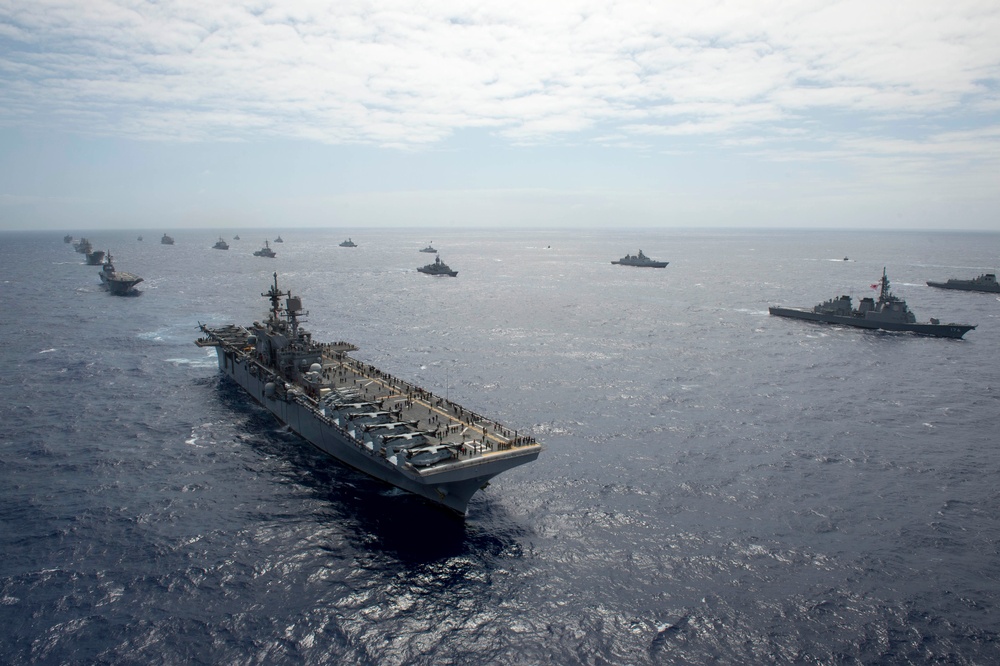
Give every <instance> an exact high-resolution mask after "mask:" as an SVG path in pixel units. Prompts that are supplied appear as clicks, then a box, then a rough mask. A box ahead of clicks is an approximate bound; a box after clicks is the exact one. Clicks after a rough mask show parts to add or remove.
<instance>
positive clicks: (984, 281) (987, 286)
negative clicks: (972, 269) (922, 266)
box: [927, 273, 1000, 294]
mask: <svg viewBox="0 0 1000 666" xmlns="http://www.w3.org/2000/svg"><path fill="white" fill-rule="evenodd" d="M927 284H928V285H930V286H931V287H940V288H941V289H960V290H962V291H988V292H992V293H994V294H996V293H1000V283H998V282H997V276H996V273H983V274H982V275H980V276H979V277H976V278H972V279H971V280H956V279H955V278H950V279H949V280H948V281H947V282H930V281H928V282H927Z"/></svg>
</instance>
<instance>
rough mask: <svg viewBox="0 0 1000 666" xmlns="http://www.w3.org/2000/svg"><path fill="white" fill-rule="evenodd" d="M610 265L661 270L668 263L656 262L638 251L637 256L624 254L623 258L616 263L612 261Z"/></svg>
mask: <svg viewBox="0 0 1000 666" xmlns="http://www.w3.org/2000/svg"><path fill="white" fill-rule="evenodd" d="M611 263H612V264H616V265H619V266H638V267H640V268H663V267H664V266H666V265H667V264H669V263H670V262H669V261H656V260H655V259H650V258H649V257H647V256H646V255H644V254H643V253H642V250H639V254H635V255H632V254H626V255H625V256H624V257H622V258H621V259H619V260H618V261H612V262H611Z"/></svg>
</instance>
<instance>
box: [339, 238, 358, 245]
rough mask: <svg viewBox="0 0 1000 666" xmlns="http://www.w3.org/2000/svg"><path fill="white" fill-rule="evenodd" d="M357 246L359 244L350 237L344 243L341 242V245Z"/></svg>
mask: <svg viewBox="0 0 1000 666" xmlns="http://www.w3.org/2000/svg"><path fill="white" fill-rule="evenodd" d="M357 246H358V244H357V243H355V242H354V241H352V240H351V239H350V238H348V239H347V240H345V241H344V242H343V243H341V244H340V247H357Z"/></svg>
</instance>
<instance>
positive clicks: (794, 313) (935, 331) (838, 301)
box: [768, 268, 975, 338]
mask: <svg viewBox="0 0 1000 666" xmlns="http://www.w3.org/2000/svg"><path fill="white" fill-rule="evenodd" d="M872 286H873V287H879V296H878V301H877V302H876V301H875V299H873V298H871V297H867V298H862V299H861V301H860V303H859V305H858V308H857V309H854V308H853V307H852V306H851V297H850V296H841V297H840V298H831V299H830V300H828V301H824V302H822V303H820V304H819V305H817V306H815V307H813V309H811V310H806V309H804V308H782V307H773V306H772V307H770V308H768V311H769V312H770V313H771V314H773V315H777V316H779V317H792V318H794V319H806V320H808V321H818V322H822V323H825V324H843V325H845V326H857V327H858V328H871V329H881V330H884V331H907V332H910V333H919V334H921V335H933V336H936V337H939V338H960V337H962V336H963V335H965V334H966V333H968V332H969V331H971V330H972V329H974V328H975V326H972V325H970V324H942V323H941V322H939V321H938V320H937V319H931V320H930V322H929V323H918V322H917V318H916V315H914V314H913V313H912V312H910V310H909V309H908V308H907V307H906V301H904V300H903V299H901V298H898V297H896V296H894V295H893V294H892V292H891V291H890V290H889V278H888V276H887V275H886V273H885V268H883V269H882V280H881V283H880V284H879V285H872Z"/></svg>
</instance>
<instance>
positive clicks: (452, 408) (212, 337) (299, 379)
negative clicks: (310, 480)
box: [195, 273, 541, 516]
mask: <svg viewBox="0 0 1000 666" xmlns="http://www.w3.org/2000/svg"><path fill="white" fill-rule="evenodd" d="M261 296H263V297H265V298H267V299H268V300H269V301H270V303H271V307H270V311H269V313H268V317H267V319H266V320H265V321H264V322H263V323H259V322H254V323H253V325H251V326H246V327H244V326H237V325H227V326H218V327H210V326H206V325H204V324H200V328H201V330H202V332H203V333H204V334H205V336H204V337H202V338H200V339H198V340H197V341H196V343H195V344H197V345H198V346H199V347H207V346H214V347H215V348H216V353H217V356H218V362H219V369H220V370H221V371H222V372H223V373H225V374H226V375H227V376H228V377H230V378H232V379H233V380H234V381H236V383H237V384H239V385H240V386H241V387H243V389H245V390H246V391H247V392H248V393H249V394H250V395H251V396H252V397H253V398H254V399H255V400H257V401H258V402H259V403H260V404H262V405H263V406H264V407H265V408H266V409H267V410H268V411H270V412H271V413H272V414H274V416H275V417H277V418H278V420H279V421H281V422H282V423H285V424H287V425H288V426H289V427H290V428H291V429H292V430H293V431H295V432H296V433H298V434H299V435H300V436H302V437H303V438H304V439H305V440H307V441H308V442H310V443H311V444H313V445H314V446H316V447H317V448H319V449H321V450H322V451H325V452H326V453H328V454H330V455H331V456H333V457H334V458H337V459H338V460H340V461H341V462H343V463H345V464H347V465H349V466H351V467H353V468H355V469H357V470H360V471H362V472H365V473H366V474H368V475H370V476H373V477H375V478H376V479H380V480H382V481H385V482H386V483H390V484H392V485H393V486H396V487H397V488H401V489H403V490H406V491H409V492H411V493H414V494H416V495H420V496H421V497H424V498H426V499H428V500H430V501H431V502H434V503H437V504H439V505H442V506H445V507H447V508H449V509H451V510H453V511H456V512H457V513H459V514H461V515H463V516H464V515H465V514H466V511H467V509H468V505H469V500H470V499H471V498H472V496H473V495H474V494H475V493H476V491H477V490H479V489H481V488H485V487H486V486H487V484H488V482H489V480H490V479H491V478H493V477H494V476H496V475H497V474H500V473H501V472H504V471H506V470H508V469H510V468H512V467H516V466H517V465H523V464H524V463H527V462H531V461H533V460H535V459H536V458H537V457H538V454H539V453H540V452H541V445H540V444H538V442H536V441H535V439H534V438H533V437H531V436H528V435H524V434H519V433H518V432H517V431H516V430H512V429H511V428H508V427H506V426H503V425H501V424H500V423H497V422H496V421H493V420H491V419H488V418H486V417H484V416H481V415H480V414H476V413H475V412H472V411H470V410H468V409H465V408H464V407H462V406H460V405H458V404H455V403H454V402H451V401H450V400H447V399H445V398H442V397H440V396H437V395H434V394H432V393H430V392H429V391H426V390H424V389H422V388H420V387H418V386H415V385H413V384H410V383H407V382H405V381H403V380H401V379H398V378H396V377H393V376H392V375H390V374H388V373H386V372H383V371H381V370H379V369H378V368H375V367H373V366H371V365H368V364H366V363H363V362H361V361H358V360H356V359H354V358H352V357H351V356H349V354H348V352H351V351H354V350H356V349H357V347H355V346H354V345H352V344H350V343H347V342H336V343H319V342H315V341H313V339H312V335H311V334H310V333H308V332H306V331H305V330H303V329H302V327H301V324H302V323H303V322H304V321H305V319H304V317H305V316H306V315H307V314H308V313H307V312H305V311H304V310H303V309H302V300H301V299H300V298H298V297H296V296H292V294H291V292H290V291H289V292H282V291H281V290H280V289H279V288H278V274H277V273H275V274H274V284H273V285H272V286H271V288H270V289H269V290H268V291H267V292H266V293H263V294H261ZM282 299H284V303H282Z"/></svg>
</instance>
